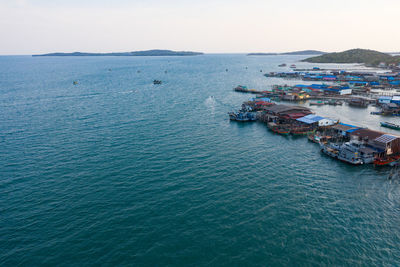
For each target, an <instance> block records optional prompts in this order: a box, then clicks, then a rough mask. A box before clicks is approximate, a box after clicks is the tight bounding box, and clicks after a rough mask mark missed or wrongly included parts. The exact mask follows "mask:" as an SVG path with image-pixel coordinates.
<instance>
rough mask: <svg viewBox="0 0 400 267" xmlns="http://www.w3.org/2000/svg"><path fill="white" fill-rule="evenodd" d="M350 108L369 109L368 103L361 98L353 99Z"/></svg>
mask: <svg viewBox="0 0 400 267" xmlns="http://www.w3.org/2000/svg"><path fill="white" fill-rule="evenodd" d="M349 106H353V107H360V108H366V107H368V101H366V100H365V99H361V98H353V99H351V100H350V101H349Z"/></svg>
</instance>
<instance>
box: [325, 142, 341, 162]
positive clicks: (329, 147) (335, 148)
mask: <svg viewBox="0 0 400 267" xmlns="http://www.w3.org/2000/svg"><path fill="white" fill-rule="evenodd" d="M339 149H340V146H339V145H336V144H321V152H323V153H324V154H326V155H328V156H330V157H332V158H335V159H337V158H338V157H339Z"/></svg>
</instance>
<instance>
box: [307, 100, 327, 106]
mask: <svg viewBox="0 0 400 267" xmlns="http://www.w3.org/2000/svg"><path fill="white" fill-rule="evenodd" d="M322 105H325V103H324V102H323V101H311V102H310V106H322Z"/></svg>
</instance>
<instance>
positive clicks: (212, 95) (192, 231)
mask: <svg viewBox="0 0 400 267" xmlns="http://www.w3.org/2000/svg"><path fill="white" fill-rule="evenodd" d="M301 58H302V57H299V56H269V57H267V56H265V57H262V56H261V57H260V56H259V57H247V56H245V55H204V56H196V57H41V58H32V57H24V56H22V57H0V265H1V266H15V265H26V266H36V265H58V266H63V265H66V266H67V265H69V266H79V265H117V264H118V265H135V266H142V265H147V266H161V265H179V266H183V265H192V266H206V265H207V266H208V265H226V266H230V265H261V266H274V265H291V266H302V265H307V266H309V265H320V264H322V265H340V266H355V265H378V266H382V265H387V266H398V265H399V264H400V248H399V244H400V181H398V180H388V179H387V176H388V173H389V171H390V170H389V169H385V168H381V169H374V168H373V167H372V166H363V167H354V166H349V165H347V164H344V163H341V162H338V161H335V160H333V159H331V158H329V157H327V156H324V155H323V154H321V153H320V152H319V148H318V146H317V145H315V144H312V143H310V142H308V141H307V139H306V138H293V137H283V136H280V135H275V134H273V133H271V132H269V131H268V130H267V127H266V126H265V125H263V124H261V123H248V124H239V123H234V122H230V121H229V120H228V116H227V112H228V111H232V110H235V109H238V108H239V107H240V105H241V103H242V102H243V101H244V100H247V99H249V98H250V97H251V95H246V94H240V93H236V92H233V91H232V88H233V87H235V86H237V85H238V84H242V85H247V86H248V87H250V88H256V89H267V88H269V87H270V85H272V84H277V83H287V84H293V83H294V84H296V83H299V81H293V80H292V81H288V80H281V79H267V78H265V77H264V76H263V75H262V73H260V70H262V71H263V72H268V71H278V70H281V68H278V67H277V65H278V64H280V63H284V62H285V63H292V62H296V61H298V60H299V59H301ZM296 64H297V66H298V67H311V66H313V65H308V64H306V63H296ZM332 66H333V65H332ZM246 67H247V69H246ZM346 67H352V66H351V65H348V66H346ZM109 69H111V71H110V70H109ZM226 69H228V71H226ZM138 71H140V72H138ZM165 71H167V73H165ZM154 79H160V80H162V81H163V84H162V85H159V86H156V85H153V84H152V81H153V80H154ZM74 80H77V81H78V83H79V84H78V85H73V81H74ZM372 110H374V108H373V107H370V108H368V109H355V108H349V107H348V106H343V107H333V106H326V107H325V106H324V107H316V108H314V111H315V112H316V113H317V114H319V115H325V116H331V117H333V118H340V119H341V121H343V122H345V123H354V124H357V125H361V126H368V127H370V128H373V129H377V130H383V129H380V128H379V121H380V120H386V119H385V118H382V117H380V116H372V115H369V112H370V111H372ZM392 120H393V121H395V120H396V119H392ZM386 131H387V130H386Z"/></svg>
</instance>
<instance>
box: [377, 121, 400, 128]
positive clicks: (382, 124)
mask: <svg viewBox="0 0 400 267" xmlns="http://www.w3.org/2000/svg"><path fill="white" fill-rule="evenodd" d="M381 126H382V127H386V128H390V129H395V130H400V125H399V124H394V123H391V122H387V121H385V122H381Z"/></svg>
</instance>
